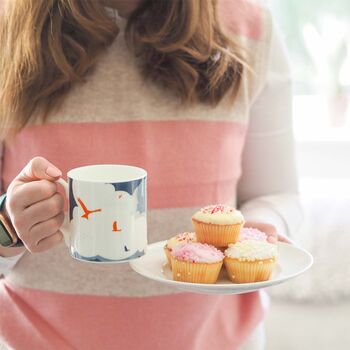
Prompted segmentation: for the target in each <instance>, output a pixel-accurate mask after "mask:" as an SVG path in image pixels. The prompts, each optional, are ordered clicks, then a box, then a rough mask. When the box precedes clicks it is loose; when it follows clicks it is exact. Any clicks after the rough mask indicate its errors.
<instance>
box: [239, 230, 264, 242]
mask: <svg viewBox="0 0 350 350" xmlns="http://www.w3.org/2000/svg"><path fill="white" fill-rule="evenodd" d="M247 239H254V240H256V241H263V242H267V234H266V233H264V232H261V231H260V230H258V229H256V228H250V227H243V228H242V229H241V232H240V233H239V241H240V242H242V241H246V240H247Z"/></svg>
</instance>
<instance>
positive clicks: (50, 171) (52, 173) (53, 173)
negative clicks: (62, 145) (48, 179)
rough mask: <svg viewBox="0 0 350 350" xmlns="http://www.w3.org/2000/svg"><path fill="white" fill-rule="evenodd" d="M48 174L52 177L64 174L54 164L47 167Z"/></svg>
mask: <svg viewBox="0 0 350 350" xmlns="http://www.w3.org/2000/svg"><path fill="white" fill-rule="evenodd" d="M46 174H47V175H49V176H52V177H58V176H61V175H62V172H61V171H60V170H58V169H57V168H55V167H53V166H49V167H48V168H47V169H46Z"/></svg>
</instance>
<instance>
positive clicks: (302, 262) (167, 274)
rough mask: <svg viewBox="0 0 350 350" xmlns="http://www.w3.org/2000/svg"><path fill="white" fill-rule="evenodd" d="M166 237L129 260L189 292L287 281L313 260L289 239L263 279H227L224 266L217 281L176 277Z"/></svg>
mask: <svg viewBox="0 0 350 350" xmlns="http://www.w3.org/2000/svg"><path fill="white" fill-rule="evenodd" d="M165 244H166V241H163V242H157V243H153V244H150V245H149V246H148V247H147V249H146V254H145V255H144V256H142V257H141V258H139V259H136V260H133V261H131V262H130V266H131V267H132V269H133V270H134V271H136V272H137V273H139V274H140V275H142V276H144V277H147V278H150V279H152V280H154V281H157V282H160V283H164V284H167V285H169V286H173V287H176V288H178V289H181V290H183V291H186V292H193V293H204V294H241V293H248V292H253V291H256V290H258V289H261V288H266V287H270V286H275V285H277V284H280V283H283V282H286V281H288V280H290V279H291V278H294V277H296V276H298V275H300V274H301V273H303V272H305V271H306V270H307V269H309V268H310V267H311V265H312V263H313V258H312V255H311V254H310V253H309V252H307V251H306V250H304V249H301V248H299V247H296V246H294V245H291V244H287V243H281V242H279V243H278V251H279V257H278V265H277V269H276V271H275V272H274V273H273V275H272V278H271V280H269V281H264V282H254V283H242V284H235V283H232V282H230V281H229V280H228V278H227V277H226V271H225V269H224V268H223V269H222V270H221V273H220V276H219V279H218V281H217V282H216V283H215V284H201V283H188V282H178V281H174V280H173V278H172V272H171V270H170V268H169V266H168V264H167V259H166V257H165V254H164V251H163V247H164V245H165Z"/></svg>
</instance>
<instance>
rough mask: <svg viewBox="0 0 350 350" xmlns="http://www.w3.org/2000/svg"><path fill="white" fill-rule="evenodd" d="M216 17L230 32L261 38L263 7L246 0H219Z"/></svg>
mask: <svg viewBox="0 0 350 350" xmlns="http://www.w3.org/2000/svg"><path fill="white" fill-rule="evenodd" d="M217 12H218V17H219V18H220V20H221V21H222V25H223V27H224V28H226V29H227V30H228V31H229V32H230V33H232V34H235V35H239V36H242V37H245V38H249V39H252V40H255V41H258V40H261V37H262V34H263V9H262V8H261V7H259V6H258V5H256V4H253V3H252V2H250V1H247V0H234V1H232V0H220V1H218V6H217Z"/></svg>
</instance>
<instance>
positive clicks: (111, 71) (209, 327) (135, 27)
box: [0, 0, 297, 350]
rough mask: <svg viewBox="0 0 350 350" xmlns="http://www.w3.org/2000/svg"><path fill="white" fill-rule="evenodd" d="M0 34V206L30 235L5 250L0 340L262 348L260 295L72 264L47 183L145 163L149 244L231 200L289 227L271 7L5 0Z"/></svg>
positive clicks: (285, 81)
mask: <svg viewBox="0 0 350 350" xmlns="http://www.w3.org/2000/svg"><path fill="white" fill-rule="evenodd" d="M115 10H117V11H118V13H116V12H115ZM0 42H1V43H2V44H1V52H0V62H1V68H0V71H1V73H0V75H1V78H0V93H1V95H0V110H1V113H0V115H1V125H2V132H3V139H4V142H3V157H2V159H3V164H2V182H3V183H2V185H3V191H4V192H5V191H6V192H7V199H6V203H5V209H4V210H3V211H4V214H5V215H7V216H8V218H9V219H10V220H11V222H12V224H13V226H14V228H15V230H16V233H17V235H18V236H19V238H21V239H22V241H23V242H24V244H25V247H24V248H4V247H0V255H2V257H3V258H2V259H1V265H0V266H1V267H2V273H3V274H4V275H6V277H5V279H4V280H3V283H2V285H1V290H0V310H1V320H0V339H1V341H2V343H4V344H6V345H8V346H10V347H13V348H15V349H28V348H33V349H90V348H91V349H92V348H94V349H164V348H167V349H175V348H176V349H178V348H182V349H191V350H196V349H201V350H203V349H238V348H240V347H242V348H246V349H260V348H261V347H262V346H263V345H262V344H263V342H262V339H261V326H259V325H261V322H262V320H263V315H264V306H263V303H262V301H261V299H260V296H259V294H258V293H250V294H243V295H234V296H224V295H218V296H212V295H199V294H198V295H197V294H186V293H179V292H178V291H176V290H173V289H170V288H168V287H164V286H163V285H159V284H157V283H154V282H151V281H148V280H145V279H143V278H142V277H140V276H138V275H137V274H135V273H133V272H132V271H131V270H130V268H129V266H128V265H126V264H125V265H120V266H119V265H118V266H101V265H90V264H81V263H77V262H76V261H74V260H73V259H71V258H70V257H69V255H68V254H67V251H66V248H65V247H64V246H63V244H62V243H61V241H62V234H61V232H60V226H61V224H62V220H63V203H64V200H63V196H62V195H61V193H60V192H58V191H59V189H58V188H57V187H56V184H55V182H54V181H55V180H56V179H57V178H59V177H60V176H61V175H62V173H63V174H64V173H66V171H67V170H68V169H71V168H74V167H78V166H81V165H86V164H98V163H120V164H132V165H136V166H140V167H143V168H145V169H147V170H148V173H149V186H148V196H149V209H150V210H149V214H148V218H149V223H148V232H149V241H150V242H152V241H159V240H163V239H165V238H167V237H169V236H171V235H172V234H174V233H176V232H181V231H186V230H189V229H190V228H191V227H190V226H189V218H190V217H191V215H192V214H193V213H194V212H195V210H196V209H198V208H199V207H201V206H204V205H206V204H209V203H227V204H231V205H236V204H237V203H238V204H239V205H240V208H241V210H242V211H243V213H244V215H245V218H246V220H247V221H250V223H249V225H250V226H255V227H258V228H260V229H262V230H264V231H265V232H266V233H268V234H269V235H270V236H272V237H273V236H275V235H276V232H277V231H278V232H280V233H281V234H288V232H289V231H292V228H291V224H293V223H297V216H296V213H297V209H295V208H296V200H295V193H296V189H297V184H296V177H295V166H294V158H293V141H292V140H293V139H292V130H291V118H290V116H291V110H290V107H291V106H290V81H289V78H288V68H287V65H286V64H285V57H284V54H283V52H282V49H281V45H280V42H279V40H278V38H277V37H276V36H275V34H274V31H273V29H272V24H271V20H270V17H269V15H268V13H267V12H266V11H265V10H263V9H262V8H261V7H259V6H257V5H254V4H251V3H248V2H246V1H242V0H232V1H223V0H220V1H218V3H217V4H216V1H214V0H201V1H200V0H177V1H175V0H169V1H161V2H160V1H157V0H142V1H141V0H140V1H121V0H110V1H101V2H98V1H95V0H84V1H79V0H50V1H48V0H11V1H8V2H6V3H5V7H4V9H3V19H2V25H1V38H0ZM248 125H249V128H248ZM243 148H244V151H243ZM38 155H40V156H41V157H37V156H38ZM241 163H242V165H241ZM25 164H27V166H25ZM24 166H25V167H24ZM23 167H24V169H23V170H21V169H22V168H23ZM239 179H240V182H239V183H238V180H239ZM293 210H295V211H294V212H293ZM38 253H40V254H38ZM16 262H17V264H16V265H15V263H16ZM14 265H15V266H14Z"/></svg>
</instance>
